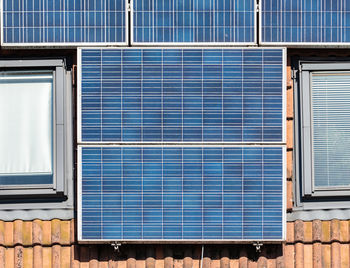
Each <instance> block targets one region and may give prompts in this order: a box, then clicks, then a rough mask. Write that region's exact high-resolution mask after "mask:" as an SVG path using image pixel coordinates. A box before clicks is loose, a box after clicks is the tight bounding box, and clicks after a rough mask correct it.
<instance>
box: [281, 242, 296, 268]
mask: <svg viewBox="0 0 350 268" xmlns="http://www.w3.org/2000/svg"><path fill="white" fill-rule="evenodd" d="M283 252H284V254H283V255H284V264H285V267H286V268H293V267H294V262H295V248H294V245H285V246H284V250H283Z"/></svg>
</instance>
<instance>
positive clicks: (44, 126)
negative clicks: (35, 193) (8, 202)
mask: <svg viewBox="0 0 350 268" xmlns="http://www.w3.org/2000/svg"><path fill="white" fill-rule="evenodd" d="M0 126H1V131H0V152H1V153H0V184H1V185H16V184H52V183H53V73H52V72H34V73H33V72H2V73H0Z"/></svg>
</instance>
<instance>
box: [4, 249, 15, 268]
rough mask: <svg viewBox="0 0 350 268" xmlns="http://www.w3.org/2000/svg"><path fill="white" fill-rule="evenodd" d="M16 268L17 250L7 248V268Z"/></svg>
mask: <svg viewBox="0 0 350 268" xmlns="http://www.w3.org/2000/svg"><path fill="white" fill-rule="evenodd" d="M13 267H15V249H14V248H7V249H6V252H5V268H13Z"/></svg>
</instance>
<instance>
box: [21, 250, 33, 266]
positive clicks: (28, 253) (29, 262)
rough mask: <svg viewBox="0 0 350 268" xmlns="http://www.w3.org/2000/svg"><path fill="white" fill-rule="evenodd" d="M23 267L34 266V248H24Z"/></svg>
mask: <svg viewBox="0 0 350 268" xmlns="http://www.w3.org/2000/svg"><path fill="white" fill-rule="evenodd" d="M23 267H25V268H32V267H33V248H23Z"/></svg>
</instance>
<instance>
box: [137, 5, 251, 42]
mask: <svg viewBox="0 0 350 268" xmlns="http://www.w3.org/2000/svg"><path fill="white" fill-rule="evenodd" d="M255 6H256V1H255V0H224V1H221V0H169V1H163V0H152V1H149V0H135V1H133V9H132V22H133V33H132V34H133V38H132V39H133V40H132V42H133V43H142V44H146V43H149V44H152V45H154V44H155V43H162V44H169V43H194V44H198V43H222V44H225V43H231V44H232V43H236V44H249V43H250V44H253V43H256V41H255V36H256V34H255V32H256V30H255V27H256V15H255V14H256V13H255Z"/></svg>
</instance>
